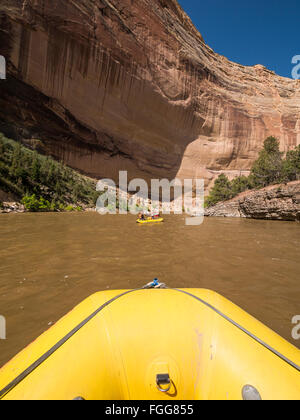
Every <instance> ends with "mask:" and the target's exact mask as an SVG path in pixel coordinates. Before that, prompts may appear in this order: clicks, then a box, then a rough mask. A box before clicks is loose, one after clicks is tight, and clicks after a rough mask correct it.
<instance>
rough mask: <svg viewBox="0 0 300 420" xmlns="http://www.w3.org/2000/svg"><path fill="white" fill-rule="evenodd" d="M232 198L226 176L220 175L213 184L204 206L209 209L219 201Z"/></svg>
mask: <svg viewBox="0 0 300 420" xmlns="http://www.w3.org/2000/svg"><path fill="white" fill-rule="evenodd" d="M231 197H232V191H231V184H230V181H229V179H228V178H227V176H226V175H224V174H221V175H220V176H219V177H218V178H217V179H216V182H215V185H214V186H213V188H212V190H211V191H210V195H209V196H208V197H207V199H206V206H208V207H211V206H214V205H215V204H217V203H218V202H219V201H226V200H229V199H230V198H231Z"/></svg>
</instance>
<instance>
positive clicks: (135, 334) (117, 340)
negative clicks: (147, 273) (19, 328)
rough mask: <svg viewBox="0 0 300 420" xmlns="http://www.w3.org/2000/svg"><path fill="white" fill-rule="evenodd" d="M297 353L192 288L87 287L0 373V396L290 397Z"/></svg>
mask: <svg viewBox="0 0 300 420" xmlns="http://www.w3.org/2000/svg"><path fill="white" fill-rule="evenodd" d="M299 366H300V351H299V350H298V349H297V348H296V347H293V346H292V345H291V344H289V343H288V342H287V341H285V340H284V339H282V338H281V337H279V336H278V335H277V334H275V333H274V332H273V331H271V330H270V329H268V328H267V327H265V326H264V325H263V324H261V323H260V322H258V321H257V320H256V319H254V318H252V317H251V316H249V315H248V314H247V313H245V312H244V311H243V310H241V309H240V308H238V307H237V306H235V305H234V304H233V303H231V302H229V301H228V300H227V299H225V298H223V297H222V296H220V295H218V294H217V293H214V292H212V291H208V290H201V289H183V290H177V289H176V290H175V289H157V290H156V289H150V290H134V291H132V290H130V291H106V292H100V293H97V294H95V295H93V296H91V297H90V298H88V299H87V300H85V301H84V302H83V303H81V304H80V305H79V306H77V307H76V308H75V309H74V310H73V311H72V312H71V313H69V314H68V315H67V316H65V317H64V318H63V319H61V320H60V321H59V322H58V323H57V324H56V325H55V326H53V327H52V328H51V329H50V330H48V331H47V332H46V333H44V334H43V335H42V336H41V337H40V338H39V339H38V340H36V341H35V342H34V343H32V344H31V345H30V346H29V347H28V348H26V349H25V350H23V351H22V352H21V353H20V354H19V355H18V356H16V357H15V358H14V359H13V360H12V361H11V362H9V363H8V364H7V365H6V366H4V367H3V368H2V369H1V371H0V399H7V400H10V399H11V400H16V399H26V400H30V399H35V400H36V399H65V400H73V399H76V398H78V397H79V398H82V399H87V400H89V399H100V400H101V399H104V400H130V399H132V400H169V401H172V400H178V399H179V400H215V399H220V400H241V399H265V400H269V399H276V400H278V399H299V398H300V372H299V369H300V368H299Z"/></svg>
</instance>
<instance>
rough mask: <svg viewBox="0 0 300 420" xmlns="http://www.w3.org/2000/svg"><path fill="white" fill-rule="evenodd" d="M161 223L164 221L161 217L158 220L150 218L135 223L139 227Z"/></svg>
mask: <svg viewBox="0 0 300 420" xmlns="http://www.w3.org/2000/svg"><path fill="white" fill-rule="evenodd" d="M163 221H164V219H163V218H162V217H160V218H157V219H151V218H149V219H145V220H142V219H138V220H137V221H136V222H137V223H139V224H140V225H145V224H148V223H161V222H163Z"/></svg>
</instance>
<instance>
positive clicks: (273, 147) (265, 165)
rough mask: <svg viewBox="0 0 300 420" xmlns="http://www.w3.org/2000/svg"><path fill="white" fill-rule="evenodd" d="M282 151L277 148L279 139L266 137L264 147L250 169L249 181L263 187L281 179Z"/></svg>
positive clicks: (257, 186)
mask: <svg viewBox="0 0 300 420" xmlns="http://www.w3.org/2000/svg"><path fill="white" fill-rule="evenodd" d="M282 156H283V153H281V152H280V150H279V141H278V140H277V139H276V138H275V137H268V138H267V139H266V140H265V142H264V148H263V150H262V151H261V152H260V154H259V157H258V159H257V161H256V162H255V163H254V165H253V167H252V171H251V182H252V183H253V187H255V188H263V187H266V186H267V185H270V184H276V183H277V182H281V181H282V170H283V160H282Z"/></svg>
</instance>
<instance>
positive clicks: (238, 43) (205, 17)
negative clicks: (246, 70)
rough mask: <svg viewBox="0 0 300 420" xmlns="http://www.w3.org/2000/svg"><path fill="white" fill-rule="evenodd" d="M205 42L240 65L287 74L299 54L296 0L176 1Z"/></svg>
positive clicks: (299, 13) (299, 20)
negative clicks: (260, 65)
mask: <svg viewBox="0 0 300 420" xmlns="http://www.w3.org/2000/svg"><path fill="white" fill-rule="evenodd" d="M178 1H179V3H180V5H181V6H182V7H183V9H184V10H185V11H186V12H187V14H188V15H189V16H190V18H191V19H192V21H193V23H194V24H195V26H196V27H197V28H198V30H199V32H200V33H201V34H202V36H203V38H204V39H205V42H206V43H207V44H208V45H209V46H210V47H211V48H213V50H214V51H216V52H217V53H219V54H222V55H225V56H226V57H227V58H228V59H230V60H231V61H235V62H237V63H240V64H244V65H255V64H263V65H264V66H266V67H267V68H269V69H270V70H274V71H275V72H276V73H277V74H280V75H281V76H285V77H291V71H292V68H293V64H292V63H291V61H292V57H293V56H295V55H300V0H205V1H204V0H178Z"/></svg>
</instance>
